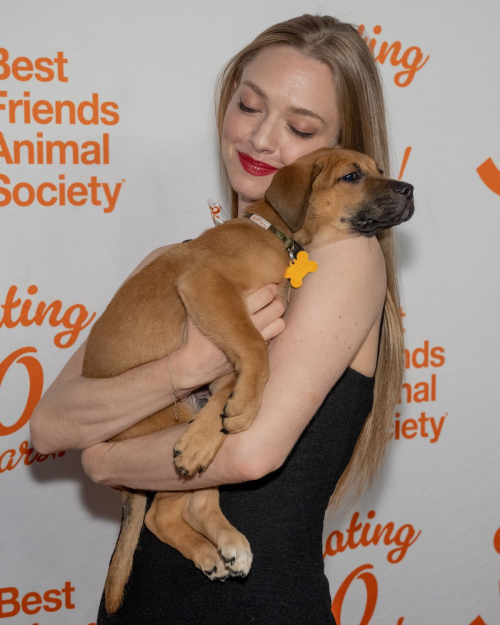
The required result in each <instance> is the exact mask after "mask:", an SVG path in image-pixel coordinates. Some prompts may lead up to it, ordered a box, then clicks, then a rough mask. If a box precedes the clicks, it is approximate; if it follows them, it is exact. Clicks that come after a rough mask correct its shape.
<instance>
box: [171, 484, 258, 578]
mask: <svg viewBox="0 0 500 625" xmlns="http://www.w3.org/2000/svg"><path fill="white" fill-rule="evenodd" d="M182 518H183V519H184V520H185V521H186V522H187V523H189V525H190V526H191V527H192V528H193V529H195V530H196V531H197V532H199V533H200V534H203V536H206V537H207V538H208V539H209V540H210V541H211V542H212V543H213V544H214V545H216V546H217V551H218V552H219V554H220V556H221V558H222V559H223V560H224V562H225V563H226V568H227V569H228V571H229V572H230V573H231V575H232V576H233V577H246V576H247V575H248V573H249V571H250V567H251V566H252V557H253V556H252V551H251V549H250V543H249V542H248V540H247V539H246V538H245V536H243V534H242V533H241V532H238V530H237V529H236V528H235V527H233V526H232V525H231V523H229V521H228V520H227V519H226V517H225V516H224V515H223V514H222V511H221V509H220V506H219V489H218V488H205V489H203V490H196V491H194V492H193V493H192V495H191V497H189V499H186V500H185V502H184V507H183V509H182Z"/></svg>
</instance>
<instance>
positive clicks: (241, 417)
mask: <svg viewBox="0 0 500 625" xmlns="http://www.w3.org/2000/svg"><path fill="white" fill-rule="evenodd" d="M259 408H260V401H256V400H255V398H254V397H252V399H251V400H248V401H245V400H243V401H242V400H241V399H240V396H239V395H236V396H235V397H230V398H229V399H228V401H227V404H226V405H225V406H224V408H223V409H222V413H221V415H220V416H221V419H222V430H223V431H224V434H236V433H237V432H243V431H244V430H248V428H249V427H250V426H251V425H252V422H253V420H254V419H255V417H256V415H257V413H258V411H259Z"/></svg>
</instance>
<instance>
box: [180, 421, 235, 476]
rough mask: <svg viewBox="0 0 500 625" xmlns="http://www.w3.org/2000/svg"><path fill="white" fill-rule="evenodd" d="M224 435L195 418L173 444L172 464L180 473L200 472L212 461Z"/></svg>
mask: <svg viewBox="0 0 500 625" xmlns="http://www.w3.org/2000/svg"><path fill="white" fill-rule="evenodd" d="M223 442H224V435H223V434H221V433H220V432H218V431H215V430H214V428H213V427H212V428H209V427H207V426H206V424H203V422H202V421H201V420H196V421H195V422H194V423H192V425H191V426H190V427H189V429H188V430H187V432H185V433H184V434H183V435H182V436H181V437H180V438H179V440H178V441H177V442H176V443H175V445H174V464H175V466H176V467H177V470H178V471H179V473H181V474H182V475H194V473H201V472H202V471H204V470H205V469H206V468H207V467H208V466H209V465H210V463H211V462H212V460H213V459H214V457H215V454H216V453H217V452H218V451H219V448H220V446H221V445H222V443H223Z"/></svg>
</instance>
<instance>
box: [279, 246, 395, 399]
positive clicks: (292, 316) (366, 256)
mask: <svg viewBox="0 0 500 625" xmlns="http://www.w3.org/2000/svg"><path fill="white" fill-rule="evenodd" d="M310 258H311V260H315V261H316V262H317V263H318V270H317V271H316V272H315V273H312V274H309V275H308V276H306V277H305V279H304V282H303V284H302V286H301V287H300V288H298V289H294V290H292V293H291V297H290V304H289V306H288V309H287V311H286V313H285V316H284V319H285V322H286V327H285V330H284V331H283V332H282V333H281V334H280V335H279V336H278V337H276V339H274V340H273V344H272V347H273V348H274V349H273V351H275V352H280V359H283V360H285V359H286V360H287V361H288V363H289V365H292V363H294V364H295V365H297V366H301V367H303V366H307V367H308V368H309V371H310V372H311V374H312V378H313V379H315V384H316V383H317V381H318V380H320V379H323V384H320V385H319V387H320V388H321V393H323V395H322V397H324V394H325V393H326V392H327V390H328V389H329V388H330V387H331V386H332V385H333V384H334V383H335V381H336V380H337V379H338V377H339V376H340V375H341V374H342V372H343V371H344V370H345V369H346V367H348V366H352V365H353V364H355V365H357V364H359V360H360V359H361V360H362V361H363V362H362V366H361V368H362V369H363V371H362V372H364V371H366V372H369V371H370V367H372V366H374V363H375V359H376V349H377V336H378V328H379V325H380V319H381V314H382V310H383V306H384V301H385V294H386V271H385V261H384V255H383V253H382V250H381V248H380V245H379V243H378V241H377V240H376V239H367V238H364V237H358V238H353V239H349V240H344V241H339V242H336V243H332V244H328V245H326V246H324V247H321V248H318V249H315V250H314V249H313V250H311V251H310ZM368 346H370V347H369V349H368ZM367 350H368V352H367ZM356 357H357V359H358V361H355V359H356ZM365 360H367V362H366V363H365V362H364V361H365ZM368 361H369V362H368Z"/></svg>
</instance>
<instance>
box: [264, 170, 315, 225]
mask: <svg viewBox="0 0 500 625" xmlns="http://www.w3.org/2000/svg"><path fill="white" fill-rule="evenodd" d="M322 169H323V163H322V162H321V161H316V162H312V163H300V162H295V163H292V164H291V165H287V166H286V167H282V168H281V169H280V170H279V171H277V172H276V173H275V174H274V177H273V179H272V181H271V184H270V185H269V189H268V190H267V191H266V194H265V198H266V200H267V201H268V202H269V204H271V206H272V207H273V208H274V210H275V211H276V212H277V213H278V215H279V216H280V217H281V218H282V219H283V221H284V222H285V223H286V225H287V226H288V227H289V228H290V230H291V231H292V232H297V230H299V229H300V228H301V227H302V224H303V223H304V219H305V216H306V209H307V203H308V201H309V195H310V193H311V188H312V184H313V182H314V179H315V178H316V176H317V175H318V174H319V173H320V171H321V170H322Z"/></svg>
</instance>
